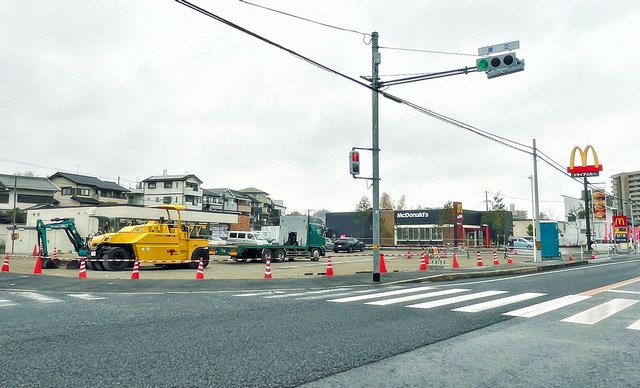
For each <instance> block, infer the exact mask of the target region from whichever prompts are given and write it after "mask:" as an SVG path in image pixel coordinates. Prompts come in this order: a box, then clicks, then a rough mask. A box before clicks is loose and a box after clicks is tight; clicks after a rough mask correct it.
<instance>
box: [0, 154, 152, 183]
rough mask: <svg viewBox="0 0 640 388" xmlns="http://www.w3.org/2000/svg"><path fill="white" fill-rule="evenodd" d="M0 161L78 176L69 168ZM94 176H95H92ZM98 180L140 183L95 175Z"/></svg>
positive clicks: (1, 159) (0, 158)
mask: <svg viewBox="0 0 640 388" xmlns="http://www.w3.org/2000/svg"><path fill="white" fill-rule="evenodd" d="M0 161H2V162H8V163H14V164H20V165H24V166H30V167H37V168H44V169H46V170H50V171H56V172H66V173H70V174H76V175H78V173H77V171H73V170H71V169H68V168H60V167H54V166H45V165H42V164H36V163H31V162H24V161H20V160H15V159H8V158H2V157H0ZM92 175H93V174H92ZM93 176H95V177H96V178H100V179H107V180H110V181H113V182H116V181H117V180H118V179H119V180H121V181H127V182H129V183H138V182H139V181H135V180H130V179H126V178H122V177H118V179H114V178H112V177H107V176H101V175H93Z"/></svg>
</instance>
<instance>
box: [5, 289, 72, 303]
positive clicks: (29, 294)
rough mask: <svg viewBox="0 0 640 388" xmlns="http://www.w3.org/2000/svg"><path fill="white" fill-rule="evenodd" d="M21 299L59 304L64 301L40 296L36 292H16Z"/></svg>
mask: <svg viewBox="0 0 640 388" xmlns="http://www.w3.org/2000/svg"><path fill="white" fill-rule="evenodd" d="M16 295H18V296H19V297H21V298H27V299H31V300H35V301H37V302H40V303H59V302H62V299H58V298H54V297H51V296H47V295H42V294H38V293H36V292H16Z"/></svg>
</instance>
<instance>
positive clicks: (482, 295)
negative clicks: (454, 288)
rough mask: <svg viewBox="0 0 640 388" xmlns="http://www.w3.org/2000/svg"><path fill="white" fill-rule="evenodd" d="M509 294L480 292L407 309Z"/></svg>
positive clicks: (426, 307)
mask: <svg viewBox="0 0 640 388" xmlns="http://www.w3.org/2000/svg"><path fill="white" fill-rule="evenodd" d="M507 292H508V291H484V292H478V293H476V294H469V295H461V296H454V297H451V298H445V299H440V300H434V301H431V302H424V303H418V304H412V305H409V306H407V307H411V308H414V309H430V308H433V307H440V306H446V305H448V304H454V303H459V302H466V301H468V300H474V299H480V298H485V297H487V296H494V295H500V294H505V293H507Z"/></svg>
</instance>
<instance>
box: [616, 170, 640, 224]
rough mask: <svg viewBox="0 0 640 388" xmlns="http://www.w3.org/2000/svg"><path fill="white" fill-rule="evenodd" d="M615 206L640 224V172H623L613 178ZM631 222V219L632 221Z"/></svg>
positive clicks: (635, 222) (634, 222)
mask: <svg viewBox="0 0 640 388" xmlns="http://www.w3.org/2000/svg"><path fill="white" fill-rule="evenodd" d="M611 187H612V188H613V196H614V199H613V204H614V207H615V208H617V209H618V210H620V212H621V213H623V214H625V215H627V216H628V217H629V218H631V217H633V224H634V225H638V224H639V223H640V171H634V172H622V173H619V174H615V175H612V176H611ZM630 221H631V219H630Z"/></svg>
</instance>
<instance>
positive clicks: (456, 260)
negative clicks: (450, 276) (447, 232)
mask: <svg viewBox="0 0 640 388" xmlns="http://www.w3.org/2000/svg"><path fill="white" fill-rule="evenodd" d="M456 268H460V263H458V256H457V255H456V253H455V252H453V269H456Z"/></svg>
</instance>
